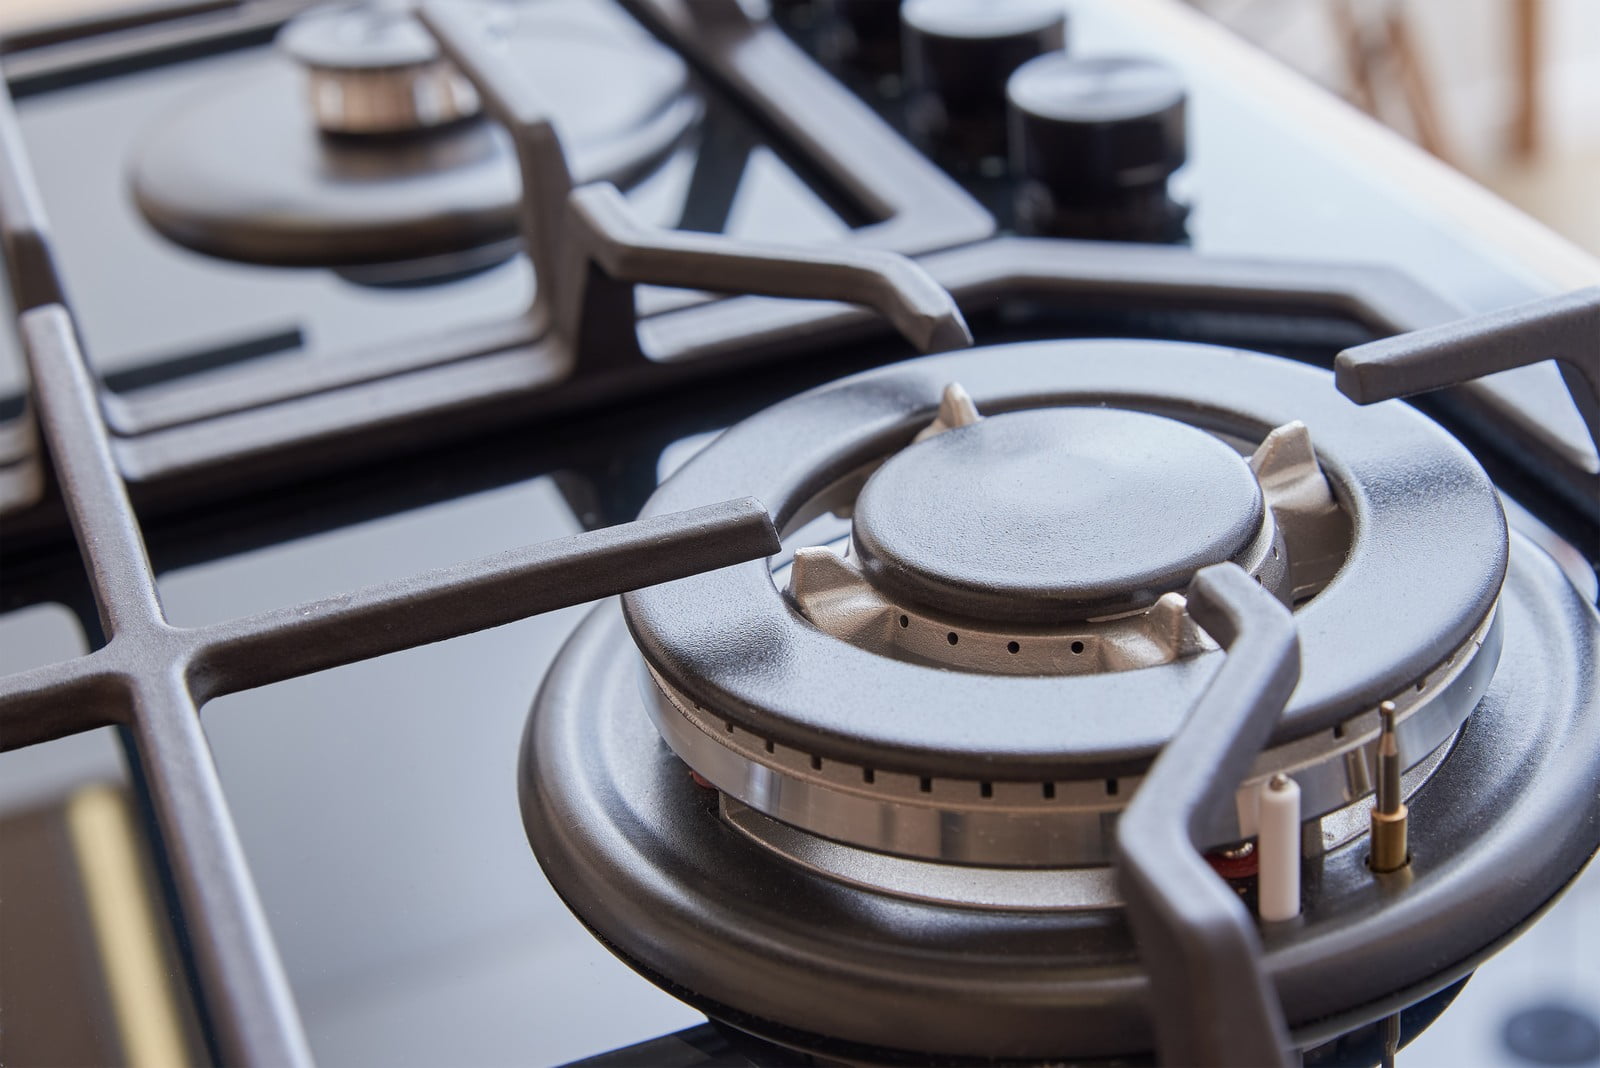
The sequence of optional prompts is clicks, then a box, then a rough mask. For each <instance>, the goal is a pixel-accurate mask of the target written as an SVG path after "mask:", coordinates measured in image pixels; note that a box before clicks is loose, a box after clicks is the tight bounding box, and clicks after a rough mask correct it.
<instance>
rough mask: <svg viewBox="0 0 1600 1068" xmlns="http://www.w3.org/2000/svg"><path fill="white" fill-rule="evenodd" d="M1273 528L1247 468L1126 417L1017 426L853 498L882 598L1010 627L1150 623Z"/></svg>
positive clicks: (964, 444) (964, 437)
mask: <svg viewBox="0 0 1600 1068" xmlns="http://www.w3.org/2000/svg"><path fill="white" fill-rule="evenodd" d="M1265 513H1266V506H1265V504H1264V502H1263V498H1262V493H1261V487H1260V485H1258V484H1257V482H1256V480H1255V478H1254V476H1252V475H1251V473H1250V469H1249V467H1248V466H1246V464H1245V462H1244V460H1243V459H1241V458H1240V456H1239V455H1238V453H1236V452H1234V450H1233V449H1231V448H1229V447H1228V446H1227V445H1226V444H1224V443H1223V442H1222V441H1221V440H1220V439H1218V438H1217V437H1215V436H1214V435H1211V434H1207V433H1206V432H1205V431H1203V430H1197V429H1195V428H1194V427H1191V426H1187V425H1186V424H1183V423H1180V422H1178V421H1176V420H1173V419H1164V418H1162V417H1160V416H1155V415H1148V414H1146V413H1144V412H1131V411H1123V410H1119V409H1116V408H1051V409H1038V410H1033V411H1023V412H1008V413H1005V414H1002V415H998V416H995V417H992V418H989V419H983V420H980V421H979V422H976V423H973V424H971V425H970V426H963V427H957V428H955V429H952V430H948V431H945V432H944V433H942V434H937V435H935V436H933V437H931V438H929V439H928V440H927V441H923V442H919V443H917V444H914V445H912V446H910V447H908V448H906V449H904V450H902V451H900V452H898V453H896V454H895V455H894V456H891V457H890V458H889V459H888V460H887V461H885V463H884V464H883V466H881V467H879V468H878V470H877V471H876V472H874V473H873V475H872V476H871V477H870V478H868V479H867V483H866V485H865V486H864V487H863V488H862V490H861V494H860V496H859V497H858V498H857V499H856V505H855V517H854V521H853V524H852V534H853V536H852V542H851V544H852V547H853V549H854V551H855V552H857V553H858V554H859V556H860V558H861V566H862V569H863V570H864V571H865V572H866V573H867V574H868V575H869V576H870V577H871V578H872V579H873V580H874V581H875V582H876V584H877V585H879V586H880V587H883V588H886V589H888V590H891V591H893V592H894V593H896V594H897V595H898V596H900V597H904V598H907V599H909V600H911V601H912V602H914V603H921V604H925V605H929V606H931V607H933V608H937V609H939V610H941V611H944V612H949V613H953V614H955V615H959V616H969V617H977V618H981V619H986V620H993V621H1000V622H1008V621H1009V622H1032V623H1052V622H1062V621H1068V620H1083V619H1090V618H1093V617H1095V616H1106V615H1112V614H1115V613H1121V612H1129V611H1133V610H1136V609H1140V608H1147V607H1149V606H1150V605H1151V604H1152V603H1154V602H1155V600H1156V598H1158V597H1159V596H1161V594H1163V593H1167V592H1172V591H1181V590H1182V589H1183V587H1184V586H1186V585H1187V584H1188V582H1189V580H1190V579H1191V578H1193V577H1194V574H1195V572H1197V571H1199V570H1200V569H1201V568H1202V567H1205V566H1206V565H1208V564H1217V563H1223V562H1224V561H1228V560H1238V559H1239V558H1240V557H1241V555H1243V554H1244V553H1245V551H1246V550H1247V549H1248V548H1249V547H1250V544H1251V541H1252V540H1253V539H1254V537H1255V535H1256V534H1257V532H1258V531H1259V529H1260V527H1261V523H1262V519H1263V517H1264V515H1265Z"/></svg>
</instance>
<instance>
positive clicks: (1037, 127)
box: [1006, 55, 1188, 241]
mask: <svg viewBox="0 0 1600 1068" xmlns="http://www.w3.org/2000/svg"><path fill="white" fill-rule="evenodd" d="M1006 98H1007V106H1008V110H1009V116H1008V120H1009V127H1008V135H1009V138H1010V143H1011V169H1012V173H1013V175H1015V177H1016V180H1017V193H1016V198H1017V200H1016V209H1017V228H1018V229H1019V230H1022V231H1023V232H1025V233H1040V234H1051V235H1056V236H1062V237H1086V238H1099V239H1108V240H1125V241H1174V240H1178V239H1180V238H1182V236H1183V223H1184V219H1185V217H1186V216H1187V213H1188V209H1187V208H1185V207H1184V206H1182V205H1180V204H1178V203H1176V202H1175V201H1173V200H1172V198H1171V197H1170V196H1169V195H1168V193H1167V178H1168V176H1169V175H1171V174H1172V172H1173V171H1175V170H1177V169H1178V168H1179V167H1181V166H1182V165H1183V163H1184V160H1185V158H1186V149H1185V130H1184V127H1185V102H1186V94H1185V92H1184V87H1183V82H1182V80H1181V79H1180V78H1179V77H1178V74H1177V72H1176V71H1174V70H1173V69H1172V68H1171V67H1169V66H1167V65H1166V64H1164V63H1159V62H1157V61H1155V60H1151V59H1143V58H1131V57H1121V56H1108V57H1100V58H1093V59H1072V58H1070V57H1068V56H1066V55H1050V56H1040V57H1039V58H1038V59H1034V60H1030V61H1029V62H1027V63H1025V64H1023V65H1022V66H1021V67H1019V68H1017V70H1016V71H1015V72H1014V73H1013V74H1012V75H1011V80H1010V81H1009V82H1008V83H1007V85H1006Z"/></svg>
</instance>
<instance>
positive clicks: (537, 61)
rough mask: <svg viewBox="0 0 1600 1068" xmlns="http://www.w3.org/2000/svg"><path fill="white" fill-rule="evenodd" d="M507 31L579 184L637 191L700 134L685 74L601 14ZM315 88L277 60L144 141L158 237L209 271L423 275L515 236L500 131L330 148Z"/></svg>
mask: <svg viewBox="0 0 1600 1068" xmlns="http://www.w3.org/2000/svg"><path fill="white" fill-rule="evenodd" d="M496 25H497V27H499V28H498V33H497V38H496V46H497V47H500V48H503V49H504V50H505V51H506V53H507V56H508V58H509V60H510V61H511V63H512V64H513V65H514V66H515V67H516V68H517V70H518V71H519V73H521V74H523V75H524V76H525V77H526V78H527V79H528V81H529V82H530V83H531V85H532V86H533V87H534V88H535V89H536V90H540V91H541V96H542V98H543V99H545V100H546V101H548V102H549V105H550V107H551V109H552V115H553V119H554V124H555V127H556V132H557V134H558V135H559V136H560V138H561V144H562V147H563V149H564V150H565V151H566V155H567V163H568V166H569V167H570V168H571V170H572V175H573V179H574V181H577V182H580V183H582V182H592V181H611V182H616V183H617V184H619V185H622V186H624V187H626V186H628V185H630V184H633V183H634V182H637V181H638V180H639V179H640V178H642V177H643V176H645V175H647V174H649V173H651V172H652V171H653V170H655V168H657V167H658V166H659V165H660V164H661V163H662V161H664V160H665V159H666V158H667V157H668V156H669V155H670V154H671V153H672V151H673V150H674V149H675V148H677V147H678V146H679V145H680V144H682V143H683V140H684V137H685V135H686V134H688V132H689V131H690V130H691V129H692V128H693V127H694V125H695V124H696V123H697V122H698V121H699V117H700V115H701V112H702V110H703V107H702V104H701V102H700V100H699V98H698V97H697V96H695V95H694V94H693V93H692V92H691V91H690V90H689V87H688V70H687V68H686V67H685V66H684V63H683V61H682V60H681V59H679V58H678V56H677V55H676V54H674V53H673V52H671V51H670V50H669V49H667V48H665V47H664V46H662V45H660V44H659V43H657V42H656V41H655V40H653V39H652V38H650V37H649V36H648V35H646V34H645V33H644V32H643V31H642V30H640V29H639V28H638V27H637V26H635V25H633V24H632V23H629V22H625V21H620V17H619V16H616V15H614V14H608V13H607V12H606V11H605V10H604V9H602V8H600V7H599V5H589V4H587V3H564V2H561V0H547V2H541V3H538V4H529V5H526V6H519V7H517V8H515V9H514V15H513V16H512V17H509V18H508V19H507V21H506V24H505V25H504V26H503V27H500V26H499V24H498V23H497V24H496ZM418 32H421V31H420V28H419V30H418ZM291 43H293V42H291ZM400 43H401V44H403V43H404V41H402V42H400ZM285 47H288V46H287V45H286V46H285ZM297 47H298V46H297ZM397 57H398V53H397ZM309 77H310V75H309V74H308V72H307V71H306V70H304V69H302V68H301V66H300V64H299V62H297V61H296V60H294V59H292V58H290V57H289V56H286V55H284V54H283V52H282V51H281V50H275V51H273V52H269V53H268V54H267V55H265V56H263V57H262V58H261V59H260V60H259V61H258V63H257V64H256V66H255V67H254V70H253V72H252V73H251V74H248V75H243V76H241V77H240V79H239V80H238V81H237V82H236V83H235V84H234V85H233V86H232V87H230V88H226V89H223V90H221V91H219V92H216V93H211V94H207V95H205V96H203V97H201V98H198V99H195V100H193V101H190V102H189V103H187V104H186V105H185V106H184V107H182V108H181V109H179V110H178V111H176V112H174V113H173V114H171V115H169V116H167V117H166V118H164V119H163V120H161V121H160V122H159V123H158V124H157V125H156V126H155V127H153V128H152V129H150V130H148V131H146V132H145V134H144V135H143V136H142V138H141V140H140V142H139V144H138V145H137V146H136V149H135V152H134V156H133V159H132V161H131V166H130V171H129V173H130V181H131V184H132V188H133V194H134V197H135V200H136V201H137V203H138V205H139V208H140V210H141V211H142V212H143V213H144V215H145V217H146V218H147V219H148V220H149V221H150V222H151V224H152V225H154V226H155V228H156V229H158V230H160V231H161V232H162V233H163V234H165V235H166V236H167V237H169V238H171V239H172V240H174V241H177V242H178V243H180V244H183V245H186V246H188V247H190V248H193V249H196V250H198V251H200V252H205V253H209V254H211V255H214V256H222V257H226V258H228V259H236V260H243V261H245V262H249V263H266V264H274V265H280V266H304V267H313V266H314V267H342V266H351V265H356V264H371V263H391V262H397V261H407V260H420V259H423V258H427V257H438V256H446V255H451V254H456V253H461V252H465V251H468V250H475V249H481V248H483V247H484V246H488V245H492V244H495V243H497V242H502V243H503V242H507V241H509V240H512V239H514V238H515V237H516V236H517V222H518V210H517V208H518V199H519V197H520V194H521V183H520V181H519V177H518V173H517V162H516V154H515V153H514V152H513V150H512V147H511V140H510V138H509V137H508V136H507V135H506V134H505V132H504V131H503V130H501V129H500V128H499V127H498V126H496V125H494V124H493V123H491V122H489V121H488V120H487V119H484V118H481V117H480V118H474V119H468V120H465V121H457V122H451V123H449V124H447V125H442V126H439V127H437V128H434V129H431V130H425V131H418V132H413V133H409V134H403V135H388V136H370V135H369V136H353V135H342V134H341V135H335V134H324V133H323V132H322V131H321V130H320V129H319V118H318V109H317V107H315V106H314V104H315V102H314V101H313V100H312V99H311V98H310V95H309V94H308V88H309V85H308V78H309Z"/></svg>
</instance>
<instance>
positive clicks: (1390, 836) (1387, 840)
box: [1370, 701, 1411, 872]
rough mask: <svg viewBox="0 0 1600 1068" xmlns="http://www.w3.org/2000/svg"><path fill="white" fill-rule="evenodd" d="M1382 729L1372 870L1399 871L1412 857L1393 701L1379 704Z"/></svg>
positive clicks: (1373, 820)
mask: <svg viewBox="0 0 1600 1068" xmlns="http://www.w3.org/2000/svg"><path fill="white" fill-rule="evenodd" d="M1378 713H1379V715H1381V716H1382V717H1383V730H1382V732H1381V733H1380V734H1379V735H1378V796H1377V799H1376V801H1375V803H1374V804H1373V806H1372V859H1371V861H1370V863H1371V865H1372V870H1373V871H1376V872H1389V871H1398V870H1399V869H1401V868H1403V867H1405V866H1406V864H1407V863H1408V862H1409V861H1410V860H1411V850H1410V847H1409V846H1408V844H1407V841H1406V839H1407V833H1406V820H1407V817H1408V813H1407V811H1406V803H1405V801H1404V800H1402V799H1401V796H1400V746H1399V744H1398V743H1397V742H1396V740H1395V734H1394V702H1393V701H1385V702H1383V704H1381V705H1379V706H1378Z"/></svg>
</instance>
